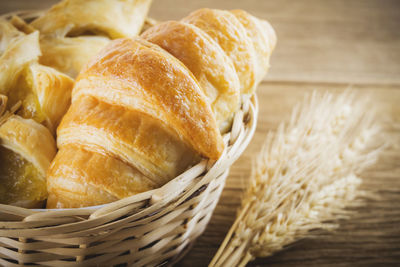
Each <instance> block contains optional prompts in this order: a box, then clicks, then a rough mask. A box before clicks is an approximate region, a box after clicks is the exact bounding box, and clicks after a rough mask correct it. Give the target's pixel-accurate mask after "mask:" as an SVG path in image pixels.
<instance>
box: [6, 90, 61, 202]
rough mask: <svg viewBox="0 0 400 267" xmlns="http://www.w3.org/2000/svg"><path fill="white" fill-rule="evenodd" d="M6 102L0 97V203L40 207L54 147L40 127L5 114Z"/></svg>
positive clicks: (44, 196) (32, 121)
mask: <svg viewBox="0 0 400 267" xmlns="http://www.w3.org/2000/svg"><path fill="white" fill-rule="evenodd" d="M6 102H7V97H6V96H4V95H0V203H2V204H10V205H16V206H21V207H26V208H32V207H40V206H41V205H42V204H43V202H44V200H45V199H46V198H47V188H46V171H47V168H48V166H49V165H50V162H51V160H52V159H53V157H54V156H55V154H56V143H55V140H54V137H53V136H52V134H51V133H50V131H49V130H48V129H47V128H46V127H44V126H43V125H41V124H39V123H37V122H36V121H34V120H32V119H24V118H21V117H20V116H17V115H13V114H11V113H9V112H7V111H5V110H6Z"/></svg>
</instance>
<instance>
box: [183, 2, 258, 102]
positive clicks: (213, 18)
mask: <svg viewBox="0 0 400 267" xmlns="http://www.w3.org/2000/svg"><path fill="white" fill-rule="evenodd" d="M182 21H183V22H186V23H189V24H193V25H195V26H197V27H198V28H200V29H201V30H203V31H204V32H205V33H207V34H208V35H209V36H210V37H211V38H212V39H213V40H214V41H216V42H217V43H218V44H219V45H220V46H221V48H222V49H223V50H224V51H225V53H226V54H227V55H228V56H229V57H230V58H231V60H232V62H233V64H234V66H235V69H236V72H237V75H238V77H239V81H240V85H241V90H240V91H241V93H244V94H251V93H253V92H254V89H255V83H256V79H255V72H256V68H257V64H256V54H255V51H254V47H253V44H252V42H251V39H250V38H249V37H248V36H247V33H246V30H245V28H244V27H243V25H242V24H241V23H240V21H239V20H238V19H237V18H236V17H235V16H234V15H233V14H232V13H230V12H229V11H224V10H217V9H208V8H203V9H199V10H196V11H194V12H192V13H191V14H189V16H187V17H185V18H183V19H182Z"/></svg>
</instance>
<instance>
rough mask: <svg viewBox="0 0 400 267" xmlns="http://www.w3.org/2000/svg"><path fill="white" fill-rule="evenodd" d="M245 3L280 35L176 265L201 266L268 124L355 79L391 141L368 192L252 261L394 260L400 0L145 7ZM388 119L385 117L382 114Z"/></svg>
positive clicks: (177, 4)
mask: <svg viewBox="0 0 400 267" xmlns="http://www.w3.org/2000/svg"><path fill="white" fill-rule="evenodd" d="M56 2H57V1H55V0H41V1H39V0H36V1H32V0H1V1H0V13H7V12H12V11H16V10H28V9H42V8H47V7H49V6H51V5H52V4H54V3H56ZM202 7H209V8H220V9H237V8H240V9H245V10H246V11H248V12H250V13H251V14H253V15H255V16H257V17H260V18H263V19H266V20H268V21H269V22H270V23H271V24H272V26H273V27H274V28H275V30H276V32H277V36H278V44H277V48H276V50H275V52H274V54H273V56H272V61H271V70H270V73H269V74H268V75H267V77H266V78H265V81H264V82H263V83H262V84H261V85H260V86H259V88H258V91H257V94H258V98H259V101H260V103H261V104H260V105H261V110H260V118H259V122H258V128H257V132H256V134H255V136H254V139H253V141H252V143H251V145H250V146H249V148H248V149H247V151H246V152H245V153H244V155H243V156H242V157H241V159H240V160H239V161H238V162H236V163H235V165H234V166H233V168H232V169H231V174H230V176H229V178H228V181H227V184H226V187H225V190H224V192H223V195H222V197H221V200H220V202H219V204H218V206H217V209H216V211H215V213H214V216H213V217H212V219H211V222H210V224H209V226H208V228H207V230H206V232H205V233H204V234H203V235H202V236H201V237H200V238H199V240H198V241H197V242H196V244H195V245H194V247H193V248H192V250H191V251H190V252H189V253H188V254H187V255H186V256H185V257H184V258H183V259H182V261H181V262H180V265H181V266H206V265H207V264H208V262H209V261H210V260H211V258H212V256H213V254H214V253H215V252H216V250H217V248H218V246H219V244H220V243H221V241H222V240H223V238H224V236H225V234H226V232H227V231H228V229H229V227H230V225H231V224H232V222H233V220H234V216H235V214H236V209H237V207H238V205H239V203H240V195H241V192H242V191H243V188H244V187H245V186H246V179H247V177H248V176H249V173H250V167H251V157H252V155H254V154H255V153H257V151H258V149H259V147H260V144H262V142H263V140H264V139H265V135H266V133H267V132H268V131H269V130H274V129H275V128H276V127H277V125H278V124H279V122H281V121H283V120H285V119H287V118H288V116H289V115H290V112H291V108H292V107H293V105H294V104H295V103H296V102H297V101H298V100H299V99H301V98H302V97H303V95H304V94H305V93H309V92H311V91H312V90H319V91H332V92H340V91H343V90H344V89H346V88H348V87H351V88H352V89H353V90H355V91H357V94H359V95H360V96H361V95H370V96H372V98H373V99H374V103H375V105H376V106H377V107H378V108H379V112H380V113H379V115H380V118H381V119H382V121H384V122H386V124H385V128H384V130H385V131H386V132H387V138H388V140H391V141H394V142H391V145H390V147H389V148H388V150H387V151H386V152H385V154H384V155H383V157H382V158H381V160H380V161H379V163H378V164H377V165H376V166H375V167H374V168H372V169H370V170H368V171H367V172H365V173H364V175H363V178H364V187H365V188H368V189H373V190H374V191H376V192H377V193H378V194H379V196H380V198H379V199H378V200H369V201H368V202H367V205H366V206H365V207H362V208H359V209H358V213H357V214H356V215H354V216H353V217H352V219H351V220H348V221H343V222H342V223H341V227H340V228H339V229H338V230H337V231H336V232H334V233H323V234H320V235H318V236H317V237H316V238H312V239H305V240H302V241H300V242H298V243H296V244H295V245H293V246H290V247H289V248H287V249H285V250H284V251H282V252H280V253H278V254H276V255H275V256H273V257H270V258H267V259H258V260H256V261H255V262H253V263H251V264H250V265H251V266H400V226H399V223H400V149H399V147H400V146H399V140H400V1H397V0H333V1H321V0H320V1H318V0H291V1H289V0H280V1H278V0H275V1H263V0H246V1H242V0H235V1H224V0H206V1H185V0H154V1H153V5H152V7H151V10H150V16H151V17H152V18H155V19H157V20H173V19H180V18H182V17H184V16H186V15H187V14H188V13H190V12H191V11H194V10H196V9H198V8H202ZM389 119H391V122H390V123H387V121H388V120H389Z"/></svg>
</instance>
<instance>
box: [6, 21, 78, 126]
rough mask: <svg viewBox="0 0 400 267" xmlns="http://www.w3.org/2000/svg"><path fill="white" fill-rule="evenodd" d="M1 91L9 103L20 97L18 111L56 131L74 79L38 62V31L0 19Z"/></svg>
mask: <svg viewBox="0 0 400 267" xmlns="http://www.w3.org/2000/svg"><path fill="white" fill-rule="evenodd" d="M0 31H1V35H2V38H1V47H2V49H1V50H2V52H3V53H2V54H1V56H0V93H1V94H4V95H7V96H8V105H9V107H11V106H13V105H15V104H16V103H17V102H18V101H22V106H21V108H20V109H19V111H18V114H19V115H20V116H22V117H23V118H32V119H34V120H35V121H37V122H39V123H43V124H44V125H45V126H46V127H48V128H49V129H50V131H52V132H55V129H56V127H57V125H58V123H59V122H60V120H61V117H62V116H63V115H64V113H65V112H66V111H67V109H68V107H69V104H70V98H71V97H70V96H71V90H72V85H73V80H72V79H71V78H70V77H68V76H67V75H65V74H63V73H61V72H59V71H57V70H55V69H52V68H49V67H46V66H43V65H41V64H39V63H38V58H39V56H40V53H41V52H40V46H39V32H38V31H34V32H32V33H30V34H25V33H23V32H20V31H19V30H18V29H17V28H15V27H14V26H13V25H12V24H11V23H10V22H8V21H5V20H2V21H0Z"/></svg>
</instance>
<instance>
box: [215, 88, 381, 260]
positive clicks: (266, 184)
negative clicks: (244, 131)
mask: <svg viewBox="0 0 400 267" xmlns="http://www.w3.org/2000/svg"><path fill="white" fill-rule="evenodd" d="M375 116H376V115H375V112H374V111H373V110H372V109H371V105H370V104H369V103H368V101H367V99H364V100H362V99H359V98H358V97H357V96H356V95H355V94H354V93H351V92H350V91H346V92H344V93H342V94H340V95H337V96H333V95H332V94H329V93H325V94H317V93H313V94H312V95H310V96H308V97H306V98H305V100H304V101H303V102H302V103H301V104H300V105H298V106H296V107H295V108H294V110H293V113H292V116H291V119H290V122H289V123H288V124H286V125H285V124H284V123H282V124H281V125H280V126H279V128H278V130H277V131H276V132H275V133H273V132H270V133H268V135H267V138H266V141H265V145H264V147H263V148H262V149H261V151H260V153H259V155H258V156H257V157H256V159H255V164H254V167H253V169H252V174H251V177H250V185H249V187H248V189H247V191H246V192H245V194H244V196H243V199H242V206H241V208H240V210H239V212H238V215H237V218H236V220H235V222H234V224H233V226H232V228H231V229H230V231H229V232H228V234H227V236H226V238H225V240H224V242H223V243H222V245H221V247H220V248H219V250H218V252H217V254H216V255H215V257H214V258H213V260H212V262H211V263H210V265H209V266H245V265H246V264H247V263H248V262H249V261H251V260H253V259H255V258H256V257H267V256H270V255H272V254H273V253H275V252H277V251H279V250H281V249H282V248H283V247H284V246H286V245H288V244H290V243H292V242H294V241H296V240H298V239H300V238H302V237H304V236H306V234H307V233H308V232H309V231H310V230H312V229H317V228H322V229H333V228H335V227H336V226H337V223H335V222H332V220H336V219H338V218H346V217H348V215H349V210H346V209H345V208H346V207H349V206H354V205H359V204H361V202H362V199H363V198H362V196H365V192H363V191H362V190H360V188H359V187H360V184H361V179H360V178H359V177H358V175H359V174H360V173H361V171H362V170H364V169H365V168H366V167H368V166H371V165H372V164H373V163H374V162H375V161H376V160H377V158H378V155H379V153H380V152H381V151H382V149H383V147H384V145H383V143H382V142H380V141H379V140H383V139H382V138H379V137H380V136H379V134H380V127H379V126H378V124H377V123H376V120H375ZM328 221H330V222H329V223H328Z"/></svg>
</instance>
